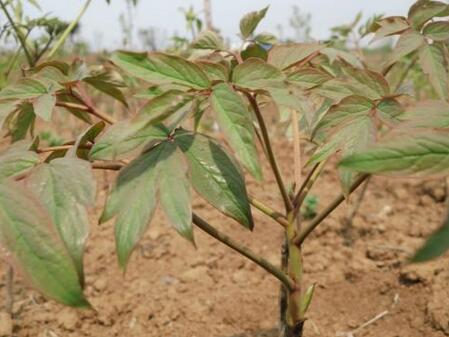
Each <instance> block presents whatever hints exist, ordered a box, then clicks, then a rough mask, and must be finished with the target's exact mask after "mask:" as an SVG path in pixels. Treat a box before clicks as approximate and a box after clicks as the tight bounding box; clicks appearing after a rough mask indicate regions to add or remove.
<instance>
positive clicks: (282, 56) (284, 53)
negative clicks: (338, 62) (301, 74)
mask: <svg viewBox="0 0 449 337" xmlns="http://www.w3.org/2000/svg"><path fill="white" fill-rule="evenodd" d="M324 47H325V45H321V44H318V43H297V44H286V45H276V46H273V48H271V49H270V52H269V53H268V63H269V64H272V65H273V66H275V67H277V68H279V69H286V68H290V67H292V66H294V65H296V64H298V63H299V62H301V61H303V60H304V59H306V58H307V57H309V56H311V55H312V54H313V53H316V52H318V51H320V50H322V49H323V48H324Z"/></svg>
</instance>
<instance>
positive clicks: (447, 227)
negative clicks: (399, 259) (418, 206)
mask: <svg viewBox="0 0 449 337" xmlns="http://www.w3.org/2000/svg"><path fill="white" fill-rule="evenodd" d="M448 249H449V217H447V218H446V221H445V222H444V224H443V225H442V226H441V227H440V228H439V229H438V230H437V231H435V232H434V233H433V234H432V235H431V236H430V237H429V238H428V239H427V240H426V242H425V244H424V245H423V246H422V247H421V248H420V249H419V250H418V251H417V252H416V254H415V256H414V257H413V258H412V262H425V261H429V260H432V259H435V258H437V257H439V256H441V255H443V254H444V253H445V252H446V251H447V250H448Z"/></svg>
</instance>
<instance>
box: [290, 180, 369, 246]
mask: <svg viewBox="0 0 449 337" xmlns="http://www.w3.org/2000/svg"><path fill="white" fill-rule="evenodd" d="M369 176H370V175H369V174H364V175H362V176H360V177H359V178H358V179H357V180H356V181H355V182H354V184H352V186H351V188H350V190H349V193H352V192H354V191H355V190H356V189H357V188H358V187H359V186H360V185H361V184H362V183H363V182H364V181H365V180H366V179H368V177H369ZM345 199H346V198H345V196H344V195H343V194H340V195H339V196H338V197H336V198H335V199H334V201H332V202H331V203H330V204H329V206H327V207H326V209H325V210H324V211H323V212H321V213H320V214H318V215H317V216H316V218H315V219H314V220H312V221H311V222H310V223H308V224H307V225H306V226H304V228H303V230H302V231H301V232H300V233H299V234H298V235H297V236H296V237H295V238H294V242H295V244H296V245H298V246H299V245H301V244H302V243H303V242H304V240H305V239H306V238H307V237H308V236H309V234H310V233H312V231H313V230H314V229H315V228H316V227H317V226H318V225H319V224H320V223H321V222H322V221H323V220H324V219H326V218H327V216H328V215H329V214H331V213H332V212H333V211H334V210H335V209H336V208H337V207H338V206H340V204H341V203H342V202H343V201H344V200H345Z"/></svg>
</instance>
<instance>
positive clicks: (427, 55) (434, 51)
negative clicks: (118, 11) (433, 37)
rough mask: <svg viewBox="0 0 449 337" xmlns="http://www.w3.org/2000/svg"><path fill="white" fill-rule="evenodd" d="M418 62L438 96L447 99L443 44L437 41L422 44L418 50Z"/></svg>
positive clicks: (446, 74) (446, 75) (446, 76)
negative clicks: (430, 43)
mask: <svg viewBox="0 0 449 337" xmlns="http://www.w3.org/2000/svg"><path fill="white" fill-rule="evenodd" d="M419 64H420V65H421V67H422V69H423V71H424V73H425V74H427V75H428V76H429V80H430V83H431V84H432V86H433V88H434V89H435V91H436V92H437V94H438V96H439V97H440V98H441V99H444V100H447V99H448V98H449V96H448V90H449V88H448V73H447V70H446V62H445V57H444V51H443V46H441V45H440V44H439V43H433V44H432V45H425V46H423V47H422V48H421V49H420V52H419Z"/></svg>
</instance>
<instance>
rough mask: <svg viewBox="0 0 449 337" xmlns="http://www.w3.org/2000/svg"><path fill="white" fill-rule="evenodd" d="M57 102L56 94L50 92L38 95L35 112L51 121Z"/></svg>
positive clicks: (34, 105) (35, 101)
mask: <svg viewBox="0 0 449 337" xmlns="http://www.w3.org/2000/svg"><path fill="white" fill-rule="evenodd" d="M55 104H56V96H55V95H53V94H51V93H48V94H44V95H42V96H39V97H37V98H36V99H35V100H34V102H33V108H34V113H35V114H36V115H37V116H39V117H40V118H42V119H43V120H44V121H46V122H49V121H50V120H51V115H52V113H53V109H54V107H55Z"/></svg>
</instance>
